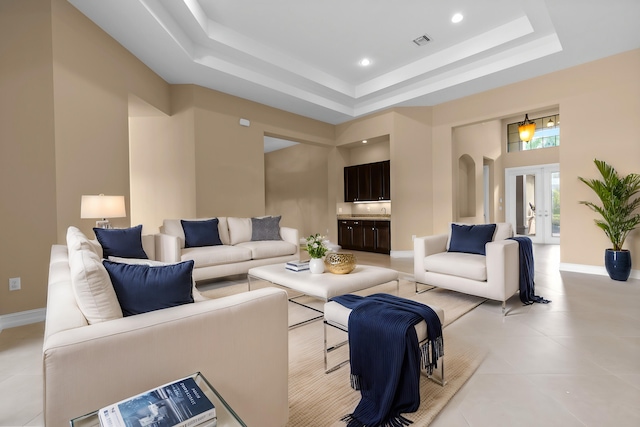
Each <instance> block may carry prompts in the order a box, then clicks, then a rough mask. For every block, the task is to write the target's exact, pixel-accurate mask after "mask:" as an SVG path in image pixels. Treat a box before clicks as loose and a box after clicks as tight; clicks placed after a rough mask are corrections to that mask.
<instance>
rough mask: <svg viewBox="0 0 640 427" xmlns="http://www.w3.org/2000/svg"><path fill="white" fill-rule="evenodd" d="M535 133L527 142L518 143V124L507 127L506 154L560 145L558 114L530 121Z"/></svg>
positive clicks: (510, 124)
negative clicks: (533, 125)
mask: <svg viewBox="0 0 640 427" xmlns="http://www.w3.org/2000/svg"><path fill="white" fill-rule="evenodd" d="M532 121H533V122H535V123H536V131H535V133H534V134H533V139H532V140H531V141H529V142H522V141H520V135H519V133H518V122H516V123H509V124H508V125H507V152H509V153H512V152H514V151H526V150H536V149H538V148H547V147H557V146H559V145H560V114H555V115H553V116H545V117H540V118H537V119H534V120H532Z"/></svg>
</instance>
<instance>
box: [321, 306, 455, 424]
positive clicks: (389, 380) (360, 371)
mask: <svg viewBox="0 0 640 427" xmlns="http://www.w3.org/2000/svg"><path fill="white" fill-rule="evenodd" d="M332 300H333V301H336V302H338V303H339V304H342V305H343V306H345V307H348V308H351V309H352V311H351V314H350V315H349V325H348V328H349V355H350V359H351V385H352V387H353V388H355V389H356V390H360V393H361V395H362V398H361V400H360V403H358V406H357V407H356V409H355V410H354V412H353V413H352V414H349V415H347V416H345V417H344V418H343V421H346V422H347V427H365V426H366V427H401V426H405V425H409V424H411V423H412V422H411V421H410V420H408V419H406V418H404V417H403V416H402V415H401V414H402V413H406V412H415V411H417V410H418V407H419V406H420V369H421V367H422V368H423V369H426V370H427V372H429V373H431V372H433V369H434V368H436V367H437V365H438V358H439V357H440V356H442V355H444V352H443V340H442V325H441V324H440V319H439V318H438V315H437V314H436V313H435V312H434V311H433V309H431V307H429V306H426V305H424V304H420V303H418V302H415V301H411V300H407V299H404V298H399V297H396V296H394V295H389V294H374V295H370V296H367V297H361V296H357V295H342V296H339V297H334V298H332ZM422 320H424V321H425V322H426V324H427V335H428V340H427V342H426V343H425V344H423V346H422V348H420V345H419V343H418V337H417V335H416V331H415V328H413V326H414V325H416V324H418V323H420V322H421V321H422Z"/></svg>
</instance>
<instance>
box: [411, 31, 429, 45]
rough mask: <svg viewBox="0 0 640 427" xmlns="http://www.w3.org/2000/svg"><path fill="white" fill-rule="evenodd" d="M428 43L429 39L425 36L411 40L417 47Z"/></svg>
mask: <svg viewBox="0 0 640 427" xmlns="http://www.w3.org/2000/svg"><path fill="white" fill-rule="evenodd" d="M430 41H431V37H429V36H428V35H426V34H424V35H422V36H420V37H418V38H417V39H413V42H414V43H415V44H417V45H418V46H424V45H425V44H427V43H429V42H430Z"/></svg>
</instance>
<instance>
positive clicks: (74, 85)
mask: <svg viewBox="0 0 640 427" xmlns="http://www.w3.org/2000/svg"><path fill="white" fill-rule="evenodd" d="M0 12H1V13H0V53H1V54H2V61H0V108H1V114H0V116H1V117H2V118H1V119H0V120H2V122H1V126H0V139H1V141H0V144H1V145H0V147H1V150H2V152H1V154H2V155H1V156H0V165H1V166H2V168H1V172H0V173H1V174H2V176H1V178H2V180H1V184H0V192H1V194H0V195H1V196H2V198H3V204H2V211H1V213H0V224H2V225H0V227H2V228H3V229H2V231H3V237H4V241H5V242H9V243H10V244H9V245H6V244H5V245H4V248H3V249H2V253H1V254H0V315H5V314H8V313H16V312H20V311H25V310H29V309H36V308H41V307H44V304H45V298H46V276H47V261H48V253H49V248H50V245H51V244H52V243H54V242H56V241H58V242H63V241H64V234H65V230H66V228H67V227H68V226H69V225H72V224H73V225H78V226H80V228H81V229H83V231H85V232H86V233H87V234H90V235H91V227H92V226H93V224H94V221H93V220H91V219H86V220H81V219H80V213H79V205H80V197H81V195H82V194H97V193H101V192H102V193H105V194H124V195H125V196H126V197H127V206H130V202H131V200H130V197H131V194H130V188H133V187H135V183H132V178H131V175H130V173H129V170H130V157H129V150H130V145H129V142H130V141H129V133H130V129H129V99H130V96H131V95H134V96H135V97H137V98H139V99H141V100H142V101H144V102H145V103H147V104H149V105H151V106H152V107H154V108H155V109H157V110H159V111H160V112H162V113H163V114H167V115H169V116H170V117H171V124H170V125H166V126H167V127H166V129H171V130H172V131H173V132H174V133H173V135H174V136H173V137H172V138H159V140H160V141H159V143H161V144H162V147H161V148H162V149H164V150H167V149H168V150H169V151H168V152H167V156H166V157H165V158H164V159H162V160H159V159H156V160H158V161H160V162H163V161H168V160H170V159H169V157H170V156H169V153H170V152H171V149H174V150H179V149H184V151H183V152H181V155H182V157H180V158H179V160H177V162H176V163H171V164H170V165H169V164H168V165H167V167H168V168H169V170H170V176H173V178H179V181H181V182H183V183H184V188H182V189H181V192H183V193H184V194H181V195H180V196H178V197H175V196H172V197H171V200H169V199H165V198H164V197H165V196H166V195H164V196H163V195H162V194H160V195H158V194H156V195H154V198H153V199H149V200H150V203H153V204H155V205H156V206H158V205H163V204H164V206H165V207H164V209H167V211H166V212H167V215H169V214H171V216H173V214H174V213H175V214H177V213H182V212H184V213H185V214H191V213H193V214H195V215H198V216H200V215H202V216H204V215H210V214H213V215H243V216H252V215H260V214H263V213H265V211H266V208H265V193H264V176H265V169H264V156H263V154H262V144H263V137H264V135H270V136H279V137H284V138H288V139H294V140H298V141H303V142H308V143H312V144H316V145H319V146H326V147H331V148H330V149H329V150H328V155H327V158H328V171H327V174H328V176H327V192H328V199H327V200H328V202H327V218H328V222H329V229H330V236H331V237H332V239H334V240H335V239H336V236H337V230H336V219H335V215H336V212H335V204H336V203H340V202H342V200H343V194H342V192H343V189H342V176H343V167H344V166H345V165H347V164H348V161H349V160H350V159H349V158H348V156H347V155H346V154H345V151H344V150H343V149H341V148H337V147H342V146H345V145H347V144H350V143H352V142H355V141H358V140H362V139H371V138H374V137H377V136H382V135H388V136H389V155H390V159H391V180H392V181H391V183H392V188H391V191H392V203H393V219H392V250H393V251H408V250H411V248H412V244H411V236H412V235H414V234H415V235H424V234H431V233H433V232H438V231H442V230H444V229H446V227H447V225H448V223H449V222H450V221H451V220H452V219H453V218H454V212H453V207H454V202H453V198H454V195H455V191H454V190H453V189H454V182H453V176H454V175H453V170H454V169H453V167H454V164H455V162H454V157H455V155H457V154H454V152H453V141H454V139H453V134H454V129H456V128H459V127H461V126H466V125H472V124H477V123H482V122H483V121H493V120H503V119H505V118H508V117H520V116H523V115H524V114H525V113H526V112H528V113H531V112H536V111H545V110H548V109H550V108H557V109H558V110H559V111H560V113H561V116H562V124H561V138H562V144H561V147H560V148H559V149H558V150H557V151H558V157H559V161H560V168H561V176H562V184H561V193H562V202H561V203H562V207H561V209H562V237H561V261H562V262H564V263H575V264H587V265H594V266H602V264H603V261H602V258H603V255H602V254H603V251H604V249H605V248H606V247H607V246H608V242H607V240H606V238H605V236H604V235H603V233H602V232H601V231H600V230H599V229H598V228H597V227H595V225H594V224H593V219H594V218H595V215H594V214H593V213H591V212H590V211H589V210H588V209H587V208H586V207H584V206H581V205H580V204H579V203H578V202H579V201H580V200H584V199H586V200H595V197H594V196H593V195H592V194H591V193H590V191H589V190H588V188H586V187H585V186H584V185H583V184H581V183H580V182H579V181H578V179H577V177H578V176H585V177H595V176H597V175H596V174H597V172H596V170H595V167H594V166H593V164H592V160H593V158H596V157H597V158H600V159H603V160H606V161H607V162H609V163H611V164H612V165H614V166H615V167H616V168H617V169H618V170H619V171H620V172H622V173H629V172H638V159H640V143H639V141H638V137H637V133H636V132H635V130H634V128H633V127H632V126H630V124H633V123H635V121H636V118H637V117H638V116H640V79H638V75H640V50H634V51H630V52H626V53H623V54H620V55H616V56H612V57H609V58H605V59H602V60H599V61H595V62H592V63H589V64H584V65H581V66H578V67H574V68H571V69H567V70H564V71H559V72H555V73H551V74H549V75H546V76H542V77H539V78H535V79H530V80H527V81H525V82H521V83H517V84H512V85H509V86H505V87H501V88H498V89H495V90H491V91H487V92H484V93H481V94H477V95H474V96H469V97H466V98H463V99H459V100H456V101H452V102H448V103H445V104H441V105H437V106H435V107H406V108H396V109H392V110H388V111H384V112H380V113H377V114H373V115H371V116H367V117H363V118H360V119H357V120H353V121H351V122H348V123H344V124H341V125H338V126H332V125H329V124H326V123H321V122H318V121H315V120H311V119H308V118H304V117H301V116H297V115H295V114H291V113H287V112H283V111H280V110H276V109H274V108H270V107H266V106H263V105H259V104H256V103H253V102H250V101H246V100H242V99H238V98H235V97H232V96H229V95H225V94H221V93H218V92H215V91H211V90H208V89H204V88H200V87H197V86H192V85H185V86H171V85H169V84H167V83H166V82H165V81H163V80H162V79H161V78H160V77H159V76H157V75H156V74H155V73H153V72H151V71H150V70H149V69H148V68H147V67H146V66H145V65H144V64H142V63H141V62H140V61H139V60H138V59H136V58H135V57H133V56H132V55H131V54H130V53H129V52H128V51H126V50H125V49H124V48H123V47H122V46H120V45H119V44H118V43H117V42H115V41H114V40H113V39H112V38H110V37H109V36H107V35H106V34H105V33H104V32H103V31H102V30H100V29H99V28H98V27H97V26H95V25H94V24H93V23H92V22H91V21H89V20H88V19H86V18H85V17H84V16H83V15H82V14H80V13H79V12H78V11H77V10H76V9H75V8H74V7H73V6H71V5H70V4H69V3H68V2H67V1H66V0H51V2H47V1H28V0H26V1H25V0H4V1H3V2H2V3H0ZM241 117H243V118H247V119H249V120H251V126H250V127H249V128H244V127H241V126H239V124H238V120H239V119H240V118H241ZM151 121H152V120H150V122H151ZM138 124H142V121H138V122H137V123H136V121H135V119H134V124H133V126H132V128H133V133H134V134H136V133H138V134H145V133H146V138H152V134H151V133H149V132H150V130H149V128H150V126H152V125H151V124H147V125H146V126H144V125H143V126H138ZM164 125H165V124H164V123H163V124H162V125H161V126H164ZM145 128H146V129H145ZM147 143H150V140H149V139H148V140H147ZM134 150H135V147H134ZM189 150H193V158H192V159H190V158H189ZM472 154H473V153H472ZM474 155H475V154H474ZM538 155H542V153H540V154H529V155H528V157H527V159H516V156H514V157H510V156H505V157H504V160H503V165H502V167H506V166H507V165H522V164H523V163H528V161H529V159H531V158H533V157H530V156H538ZM518 156H525V154H520V155H518ZM484 157H485V154H483V158H484ZM512 159H513V161H512ZM537 161H538V160H536V162H537ZM544 163H548V161H546V160H545V161H544ZM146 167H148V165H147V166H146ZM184 167H186V168H188V169H191V170H187V171H183V172H184V173H185V175H184V176H179V175H178V174H179V173H180V171H181V170H182V168H184ZM498 169H499V168H498V167H496V172H495V174H494V177H495V178H496V181H497V182H500V179H503V178H497V177H498V176H500V175H501V174H502V175H503V172H501V171H499V170H498ZM190 174H193V178H191V177H189V175H190ZM134 182H135V179H134ZM132 185H133V187H132ZM134 191H137V190H134ZM496 196H502V197H504V194H502V192H499V194H497V195H496ZM138 198H139V196H136V200H135V201H134V203H133V206H134V209H135V211H136V212H141V213H142V212H144V209H145V208H144V206H142V207H140V209H141V210H138V207H137V206H138V202H140V200H138ZM183 200H184V206H179V207H177V208H176V206H175V204H181V205H182V204H183ZM171 209H176V211H173V210H171ZM131 215H133V214H131ZM131 218H132V216H130V217H127V218H123V219H116V220H113V223H114V224H115V225H116V226H127V225H129V224H130V222H131ZM139 218H140V219H139V221H140V222H142V223H144V224H145V225H146V224H149V226H150V227H151V224H153V223H154V222H157V220H158V219H157V218H156V219H148V218H146V215H145V214H142V215H141V216H140V217H139ZM147 221H149V222H147ZM25 236H26V238H25ZM585 243H586V244H585ZM627 247H629V248H630V249H632V251H633V262H634V265H635V266H637V265H640V236H638V232H636V233H635V234H634V235H632V236H631V237H630V238H629V239H628V242H627ZM636 268H637V267H636ZM9 277H21V278H22V284H23V290H21V291H17V292H11V293H9V292H8V291H7V288H8V278H9Z"/></svg>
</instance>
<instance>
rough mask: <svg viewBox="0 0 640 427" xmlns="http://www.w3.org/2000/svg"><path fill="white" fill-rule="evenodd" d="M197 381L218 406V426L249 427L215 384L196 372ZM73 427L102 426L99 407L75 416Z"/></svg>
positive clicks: (205, 423)
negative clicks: (221, 394)
mask: <svg viewBox="0 0 640 427" xmlns="http://www.w3.org/2000/svg"><path fill="white" fill-rule="evenodd" d="M191 378H193V379H194V380H195V381H196V384H198V386H199V387H200V388H201V389H202V391H203V392H204V394H205V395H206V396H207V397H208V398H209V399H210V400H211V402H213V404H214V405H215V407H216V416H217V417H218V421H217V427H247V425H246V424H245V423H244V422H243V421H242V420H241V419H240V417H239V416H238V414H236V413H235V412H234V411H233V409H231V406H229V404H228V403H227V402H226V401H225V400H224V399H223V398H222V396H220V393H218V391H217V390H216V389H215V388H213V386H212V385H211V384H210V383H209V381H207V379H206V378H205V377H204V376H203V375H202V374H201V373H200V372H196V373H195V374H193V375H191ZM70 425H71V427H100V421H99V419H98V409H96V410H95V411H93V412H91V413H89V414H86V415H82V416H81V417H78V418H74V419H72V420H71V421H70ZM215 425H216V424H212V421H205V422H204V423H201V424H198V426H202V427H209V426H215ZM198 426H194V427H198Z"/></svg>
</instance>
